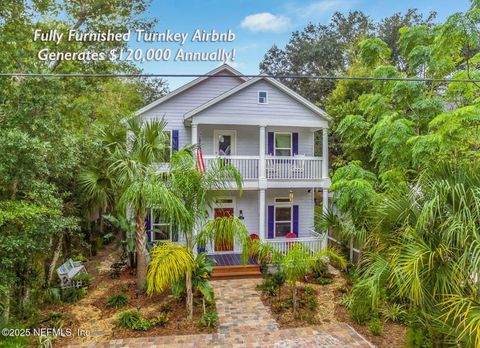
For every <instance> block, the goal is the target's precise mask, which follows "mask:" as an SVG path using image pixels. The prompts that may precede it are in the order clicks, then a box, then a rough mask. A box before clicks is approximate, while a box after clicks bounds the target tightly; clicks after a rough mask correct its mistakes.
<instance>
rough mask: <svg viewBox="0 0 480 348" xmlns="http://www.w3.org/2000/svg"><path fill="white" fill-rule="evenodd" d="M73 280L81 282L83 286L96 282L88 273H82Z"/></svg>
mask: <svg viewBox="0 0 480 348" xmlns="http://www.w3.org/2000/svg"><path fill="white" fill-rule="evenodd" d="M73 280H75V281H81V282H82V286H89V285H90V284H91V283H92V282H93V281H94V280H95V277H94V276H92V275H90V274H88V273H80V274H77V275H76V276H75V277H73Z"/></svg>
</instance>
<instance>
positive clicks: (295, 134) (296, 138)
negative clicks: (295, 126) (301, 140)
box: [292, 133, 298, 156]
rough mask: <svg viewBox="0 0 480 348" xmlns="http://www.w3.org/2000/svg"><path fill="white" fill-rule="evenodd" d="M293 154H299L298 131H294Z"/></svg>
mask: <svg viewBox="0 0 480 348" xmlns="http://www.w3.org/2000/svg"><path fill="white" fill-rule="evenodd" d="M292 154H293V156H296V155H298V133H292Z"/></svg>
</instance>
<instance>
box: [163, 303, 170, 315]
mask: <svg viewBox="0 0 480 348" xmlns="http://www.w3.org/2000/svg"><path fill="white" fill-rule="evenodd" d="M171 311H172V306H171V305H170V304H169V303H164V304H162V305H161V306H160V312H162V313H170V312H171Z"/></svg>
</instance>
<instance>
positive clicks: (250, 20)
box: [240, 12, 290, 32]
mask: <svg viewBox="0 0 480 348" xmlns="http://www.w3.org/2000/svg"><path fill="white" fill-rule="evenodd" d="M240 25H241V27H242V28H245V29H248V30H251V31H275V32H279V31H283V30H285V29H287V28H288V27H289V25H290V18H288V17H286V16H275V15H273V14H271V13H269V12H262V13H256V14H253V15H249V16H247V17H245V18H244V19H243V21H242V23H240Z"/></svg>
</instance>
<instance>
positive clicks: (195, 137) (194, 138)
mask: <svg viewBox="0 0 480 348" xmlns="http://www.w3.org/2000/svg"><path fill="white" fill-rule="evenodd" d="M197 143H198V128H197V124H196V123H192V145H196V144H197ZM193 153H194V156H196V155H195V154H196V152H195V151H194V152H193ZM192 234H193V238H194V239H195V238H197V227H196V226H194V227H193V231H192ZM197 254H198V250H197V246H195V247H194V248H193V256H195V257H196V256H197Z"/></svg>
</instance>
